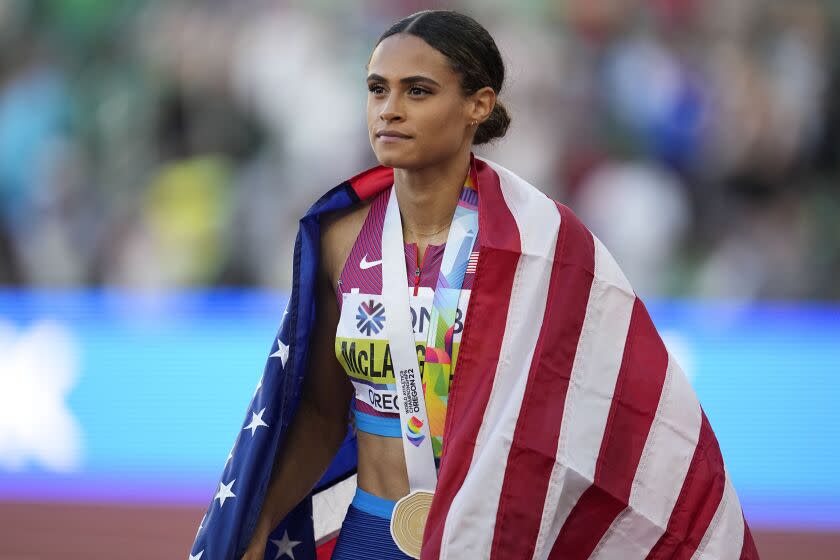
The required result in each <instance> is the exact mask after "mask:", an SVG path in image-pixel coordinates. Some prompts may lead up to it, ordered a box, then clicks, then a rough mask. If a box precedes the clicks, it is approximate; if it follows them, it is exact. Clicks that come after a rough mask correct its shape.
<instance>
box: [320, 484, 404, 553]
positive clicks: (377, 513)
mask: <svg viewBox="0 0 840 560" xmlns="http://www.w3.org/2000/svg"><path fill="white" fill-rule="evenodd" d="M396 503H397V502H393V501H391V500H386V499H385V498H380V497H378V496H374V495H373V494H369V493H367V492H365V491H364V490H362V489H360V488H356V495H355V496H353V502H352V503H351V504H350V507H349V508H348V510H347V515H346V516H345V517H344V522H343V523H342V524H341V530H340V532H339V533H338V541H337V542H336V544H335V549H334V550H333V554H332V560H369V559H370V558H378V559H381V560H406V559H408V560H410V559H411V557H410V556H408V555H406V554H405V553H403V552H402V551H401V550H400V549H399V548H397V545H396V544H395V543H394V539H392V538H391V513H392V512H393V511H394V504H396Z"/></svg>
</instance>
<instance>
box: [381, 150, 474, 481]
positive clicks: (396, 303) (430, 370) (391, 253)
mask: <svg viewBox="0 0 840 560" xmlns="http://www.w3.org/2000/svg"><path fill="white" fill-rule="evenodd" d="M470 167H471V174H470V176H469V177H468V178H467V182H466V183H465V185H464V187H463V188H462V190H461V196H460V199H459V200H458V205H457V206H456V208H455V215H454V217H453V219H452V224H451V225H450V227H449V235H448V237H447V240H446V247H445V249H444V252H443V261H442V263H441V267H440V273H439V274H438V278H437V284H436V287H435V295H434V303H433V307H432V311H431V321H430V323H429V331H428V333H427V341H426V356H425V364H424V372H423V377H424V381H425V383H423V384H422V386H421V377H420V366H419V362H418V359H417V349H416V345H415V336H414V331H413V328H412V325H411V313H410V307H409V305H410V304H409V296H408V291H409V288H408V282H407V278H406V268H405V249H404V245H403V243H404V242H403V235H402V222H401V219H400V211H399V203H398V202H397V189H396V188H395V187H391V193H390V196H389V199H388V207H387V210H386V212H385V223H384V226H383V232H382V299H383V302H384V304H385V316H386V321H387V324H388V340H389V345H390V350H391V359H392V363H393V365H394V373H395V377H396V385H397V394H398V396H399V402H400V406H399V409H400V428H401V431H402V436H403V438H402V440H403V451H404V452H405V460H406V467H407V469H408V482H409V487H410V488H411V491H412V492H414V491H416V490H428V491H434V489H435V487H436V486H437V470H436V468H435V457H439V456H440V449H441V444H442V439H443V423H444V418H445V415H446V404H447V400H448V396H449V378H450V372H451V371H454V365H455V364H454V363H453V360H452V359H451V358H452V350H453V344H452V341H453V338H454V325H455V321H456V318H457V305H458V299H459V295H460V292H461V286H462V284H463V280H464V275H465V273H466V270H467V264H468V262H469V257H470V253H472V250H473V246H474V245H475V240H476V238H477V236H478V192H477V190H476V189H475V187H474V186H473V185H476V183H475V182H474V179H473V177H474V169H473V166H472V162H471V166H470ZM464 313H465V314H466V310H464ZM465 319H466V315H465V316H464V317H462V318H461V322H463V321H464V320H465ZM433 441H436V442H437V443H433Z"/></svg>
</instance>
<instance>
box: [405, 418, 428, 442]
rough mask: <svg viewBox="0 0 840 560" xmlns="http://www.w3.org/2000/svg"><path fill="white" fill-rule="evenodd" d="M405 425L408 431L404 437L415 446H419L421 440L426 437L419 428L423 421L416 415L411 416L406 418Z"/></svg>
mask: <svg viewBox="0 0 840 560" xmlns="http://www.w3.org/2000/svg"><path fill="white" fill-rule="evenodd" d="M406 427H408V433H407V434H405V437H407V438H408V441H410V442H411V443H412V444H414V445H415V446H416V447H420V444H421V443H423V440H424V439H425V438H426V436H424V435H423V434H421V433H420V428H422V427H423V422H422V421H420V419H419V418H417V417H416V416H412V417H411V418H409V419H408V422H407V423H406Z"/></svg>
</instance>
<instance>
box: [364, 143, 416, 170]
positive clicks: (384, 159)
mask: <svg viewBox="0 0 840 560" xmlns="http://www.w3.org/2000/svg"><path fill="white" fill-rule="evenodd" d="M373 153H374V154H375V155H376V159H377V160H379V163H381V164H382V165H384V166H385V167H394V168H397V169H411V168H413V167H417V158H416V157H415V156H414V155H412V154H408V153H405V152H403V151H402V150H391V149H387V148H386V149H379V150H374V151H373Z"/></svg>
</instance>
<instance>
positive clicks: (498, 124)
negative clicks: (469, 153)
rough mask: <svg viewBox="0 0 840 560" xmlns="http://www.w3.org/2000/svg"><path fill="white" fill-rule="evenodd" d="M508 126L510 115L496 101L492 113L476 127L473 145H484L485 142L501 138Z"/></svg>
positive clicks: (501, 104)
mask: <svg viewBox="0 0 840 560" xmlns="http://www.w3.org/2000/svg"><path fill="white" fill-rule="evenodd" d="M509 126H510V115H509V114H508V111H507V108H506V107H505V106H504V104H503V103H502V102H501V101H499V100H498V99H497V100H496V106H495V107H493V112H492V113H490V117H489V118H488V119H487V120H486V121H484V122H483V123H481V124H480V125H478V129H477V130H476V131H475V138H474V139H473V144H486V143H487V142H489V141H491V140H494V139H496V138H501V137H503V136H504V135H505V133H506V132H507V129H508V127H509Z"/></svg>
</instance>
